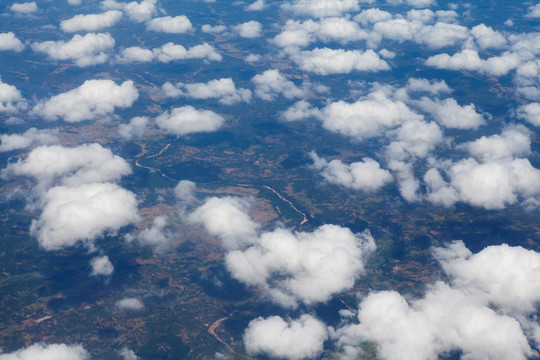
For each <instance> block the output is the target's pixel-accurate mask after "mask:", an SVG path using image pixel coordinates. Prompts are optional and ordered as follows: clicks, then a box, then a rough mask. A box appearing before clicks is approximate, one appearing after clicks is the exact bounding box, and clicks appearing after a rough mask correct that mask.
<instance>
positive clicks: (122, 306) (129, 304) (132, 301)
mask: <svg viewBox="0 0 540 360" xmlns="http://www.w3.org/2000/svg"><path fill="white" fill-rule="evenodd" d="M115 306H116V307H117V308H118V309H119V310H128V311H140V310H142V309H144V303H143V302H142V301H141V300H140V299H139V298H132V297H130V298H123V299H120V300H118V301H117V302H116V304H115ZM135 359H136V358H135Z"/></svg>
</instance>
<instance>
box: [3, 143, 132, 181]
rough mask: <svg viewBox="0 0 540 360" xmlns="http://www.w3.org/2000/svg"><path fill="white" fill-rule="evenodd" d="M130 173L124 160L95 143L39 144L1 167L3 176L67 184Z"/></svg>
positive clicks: (114, 177)
mask: <svg viewBox="0 0 540 360" xmlns="http://www.w3.org/2000/svg"><path fill="white" fill-rule="evenodd" d="M129 173H131V168H130V166H129V164H128V163H127V162H126V161H125V160H124V159H122V158H121V157H119V156H117V155H114V154H113V153H112V152H111V151H110V150H109V149H106V148H104V147H102V146H101V145H99V144H95V143H94V144H86V145H80V146H77V147H73V148H66V147H63V146H60V145H52V146H40V147H37V148H35V149H34V150H32V151H31V152H30V154H28V156H27V157H26V158H25V159H19V160H18V161H17V162H15V163H11V164H9V165H8V166H7V168H6V169H4V170H3V174H4V175H8V174H13V175H18V176H30V177H33V178H35V179H37V180H39V181H44V182H50V181H51V180H52V179H54V178H58V177H60V178H62V179H63V180H62V182H63V184H67V185H79V184H84V183H89V182H103V181H116V180H119V179H120V178H121V177H122V176H123V175H127V174H129Z"/></svg>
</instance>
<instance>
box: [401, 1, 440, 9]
mask: <svg viewBox="0 0 540 360" xmlns="http://www.w3.org/2000/svg"><path fill="white" fill-rule="evenodd" d="M435 4H436V2H435V0H407V5H410V6H414V7H417V8H423V7H428V6H432V5H435Z"/></svg>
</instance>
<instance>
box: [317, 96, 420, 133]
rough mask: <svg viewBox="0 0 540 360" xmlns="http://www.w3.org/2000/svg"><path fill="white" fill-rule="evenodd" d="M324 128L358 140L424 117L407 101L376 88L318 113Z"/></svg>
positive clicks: (333, 104)
mask: <svg viewBox="0 0 540 360" xmlns="http://www.w3.org/2000/svg"><path fill="white" fill-rule="evenodd" d="M319 117H320V119H321V121H322V123H323V126H324V128H326V129H327V130H330V131H333V132H337V133H340V134H343V135H346V136H350V137H353V138H355V139H358V140H364V139H367V138H371V137H374V136H379V135H381V134H382V133H383V132H384V131H386V130H387V129H390V128H393V127H396V126H397V125H399V124H401V123H402V122H403V121H405V120H422V118H423V117H422V116H421V115H419V114H416V113H415V112H413V111H412V110H411V109H409V107H408V106H407V105H405V103H403V102H402V101H399V100H396V101H393V100H391V99H389V98H388V97H387V96H386V94H385V93H384V92H382V91H374V92H372V93H370V94H369V95H368V96H367V97H366V98H365V99H361V100H358V101H356V102H354V103H347V102H344V101H341V100H340V101H336V102H333V103H331V104H329V105H327V106H325V107H324V108H323V109H322V110H321V111H320V114H319Z"/></svg>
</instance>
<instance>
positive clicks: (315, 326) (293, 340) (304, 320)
mask: <svg viewBox="0 0 540 360" xmlns="http://www.w3.org/2000/svg"><path fill="white" fill-rule="evenodd" d="M327 338H328V334H327V331H326V327H325V325H324V324H323V323H322V322H320V321H319V320H317V319H316V318H314V317H313V316H311V315H302V316H301V317H300V318H299V319H298V320H291V321H285V320H283V319H282V318H281V317H279V316H271V317H269V318H266V319H263V318H257V319H255V320H252V321H251V322H250V323H249V326H248V328H247V329H246V331H245V332H244V344H245V347H246V350H247V352H248V353H249V354H250V355H263V354H264V355H267V356H270V357H272V358H282V359H291V360H300V359H311V358H315V357H316V356H318V355H319V354H320V353H321V352H322V350H323V344H324V341H325V340H326V339H327Z"/></svg>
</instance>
